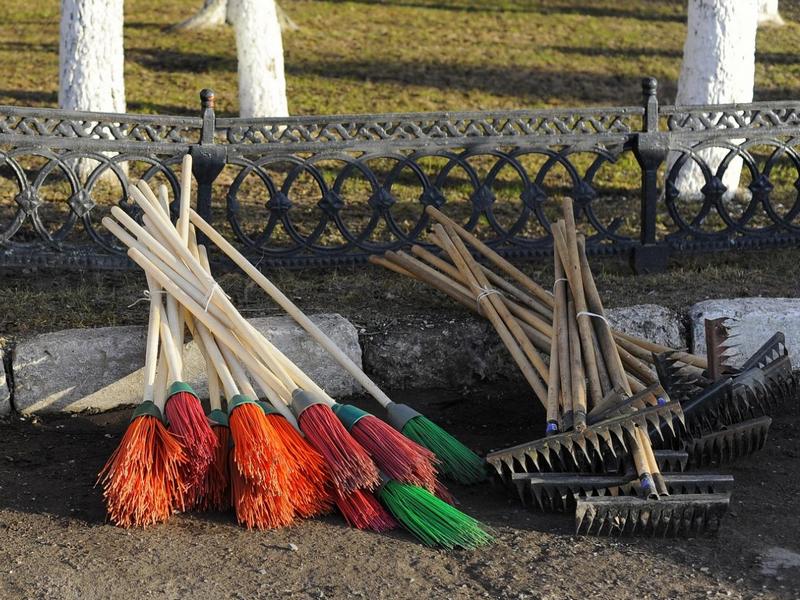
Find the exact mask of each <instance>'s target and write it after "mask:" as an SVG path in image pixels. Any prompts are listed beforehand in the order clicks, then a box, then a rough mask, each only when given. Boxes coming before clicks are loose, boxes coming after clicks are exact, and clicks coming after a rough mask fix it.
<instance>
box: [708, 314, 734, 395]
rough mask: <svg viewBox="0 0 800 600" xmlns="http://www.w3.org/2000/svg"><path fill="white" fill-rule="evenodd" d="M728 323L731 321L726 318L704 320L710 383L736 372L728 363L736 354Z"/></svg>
mask: <svg viewBox="0 0 800 600" xmlns="http://www.w3.org/2000/svg"><path fill="white" fill-rule="evenodd" d="M729 321H731V319H730V318H728V317H720V318H719V319H706V320H705V330H706V355H707V357H708V376H709V377H710V378H711V380H712V381H716V380H717V379H720V378H721V377H724V376H725V375H729V374H731V373H734V372H735V371H736V369H735V368H734V366H733V365H732V364H731V362H730V361H731V358H732V357H733V355H734V354H735V353H736V346H735V344H733V343H732V342H731V340H732V339H733V337H734V336H732V335H731V334H730V331H729V329H728V322H729Z"/></svg>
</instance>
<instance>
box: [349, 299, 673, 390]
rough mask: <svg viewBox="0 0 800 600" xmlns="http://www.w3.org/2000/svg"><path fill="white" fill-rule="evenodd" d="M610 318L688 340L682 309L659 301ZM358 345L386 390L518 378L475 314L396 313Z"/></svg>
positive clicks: (666, 338)
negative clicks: (403, 315) (411, 315)
mask: <svg viewBox="0 0 800 600" xmlns="http://www.w3.org/2000/svg"><path fill="white" fill-rule="evenodd" d="M608 320H609V321H610V322H611V323H612V324H613V325H614V326H615V327H616V328H618V329H621V330H622V331H624V332H626V333H631V334H636V335H642V336H646V337H647V338H648V339H651V340H653V341H655V342H659V343H662V344H666V345H669V346H670V347H673V348H685V347H686V346H687V343H686V342H687V340H686V332H685V327H684V326H683V323H682V321H681V317H680V315H678V313H676V312H674V311H672V310H669V309H667V308H664V307H663V306H659V305H656V304H640V305H636V306H630V307H626V308H617V309H612V310H609V311H608ZM361 346H362V348H363V349H364V365H365V367H366V370H367V373H368V374H369V375H370V377H372V378H373V379H374V380H375V382H376V383H377V384H378V385H379V386H381V387H384V388H386V389H389V390H402V389H424V388H445V387H449V388H453V387H456V388H458V387H466V386H470V385H473V384H475V383H477V382H479V381H486V380H495V379H497V380H501V379H506V380H510V381H515V382H517V381H519V382H521V381H522V375H521V374H520V373H519V371H518V369H517V367H516V365H514V363H513V361H512V360H511V359H510V357H509V356H508V352H507V350H506V349H505V347H504V346H503V344H502V342H501V341H500V338H499V337H498V336H497V334H496V333H495V331H494V330H493V328H492V326H491V324H490V323H489V322H488V321H486V320H485V319H481V318H479V317H471V316H464V317H458V318H453V317H451V318H448V319H446V320H442V319H436V318H435V317H426V318H422V317H416V318H406V319H402V320H401V319H394V320H391V321H387V322H385V323H383V324H381V326H380V327H379V328H378V330H377V331H370V332H367V333H362V335H361Z"/></svg>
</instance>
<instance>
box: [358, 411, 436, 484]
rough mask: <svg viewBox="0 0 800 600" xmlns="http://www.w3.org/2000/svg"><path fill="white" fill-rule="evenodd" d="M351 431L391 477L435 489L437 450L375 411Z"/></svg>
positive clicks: (362, 419)
mask: <svg viewBox="0 0 800 600" xmlns="http://www.w3.org/2000/svg"><path fill="white" fill-rule="evenodd" d="M350 433H351V434H352V436H353V437H354V438H355V439H356V441H358V443H359V444H361V445H362V446H363V447H364V448H365V449H366V450H367V452H369V453H370V455H371V456H372V458H373V460H374V461H375V462H376V463H377V465H378V467H379V468H380V469H381V470H382V471H383V472H384V473H386V474H387V475H388V476H389V477H391V478H392V479H396V480H397V481H401V482H403V483H409V484H411V485H418V486H420V487H424V488H425V489H427V490H428V491H429V492H433V491H434V488H435V485H436V466H435V465H436V462H437V461H436V455H435V454H434V453H433V452H431V451H430V450H428V449H427V448H423V447H422V446H420V445H419V444H417V443H415V442H413V441H412V440H410V439H408V438H407V437H406V436H404V435H403V434H402V433H400V432H399V431H397V430H396V429H394V428H393V427H391V426H389V425H387V424H386V423H384V422H383V421H381V420H380V419H379V418H378V417H375V416H373V415H367V416H366V417H363V418H361V419H359V420H358V421H356V424H355V425H353V427H352V429H351V430H350Z"/></svg>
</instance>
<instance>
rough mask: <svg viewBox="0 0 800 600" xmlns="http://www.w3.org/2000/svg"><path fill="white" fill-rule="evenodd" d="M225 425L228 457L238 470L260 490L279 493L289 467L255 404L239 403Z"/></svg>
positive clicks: (263, 416) (262, 412) (264, 418)
mask: <svg viewBox="0 0 800 600" xmlns="http://www.w3.org/2000/svg"><path fill="white" fill-rule="evenodd" d="M228 423H229V425H230V428H231V435H232V436H233V451H232V452H231V455H232V457H233V460H234V462H235V465H236V468H237V469H238V471H239V472H240V473H241V474H242V476H243V477H244V478H245V479H248V480H250V481H252V482H253V483H254V484H256V485H257V486H259V487H261V488H262V489H264V490H266V491H268V492H270V493H272V494H279V493H280V492H281V488H282V486H283V484H284V482H285V481H286V475H285V473H286V472H287V471H288V470H289V468H290V465H288V464H286V461H285V460H284V459H283V456H282V455H281V454H280V452H279V449H278V448H276V444H275V440H274V439H272V437H271V436H270V430H271V427H270V426H269V424H268V423H267V419H266V416H265V415H264V411H263V410H261V407H260V406H258V405H257V404H251V403H245V404H240V405H239V406H237V407H236V408H234V409H233V411H232V412H231V414H230V416H229V417H228Z"/></svg>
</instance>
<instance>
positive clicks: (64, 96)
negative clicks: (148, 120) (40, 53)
mask: <svg viewBox="0 0 800 600" xmlns="http://www.w3.org/2000/svg"><path fill="white" fill-rule="evenodd" d="M122 2H123V0H63V1H62V4H61V43H60V47H59V56H58V59H59V91H58V104H59V106H61V108H66V109H70V110H93V111H103V112H125V71H124V53H123V46H122Z"/></svg>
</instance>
